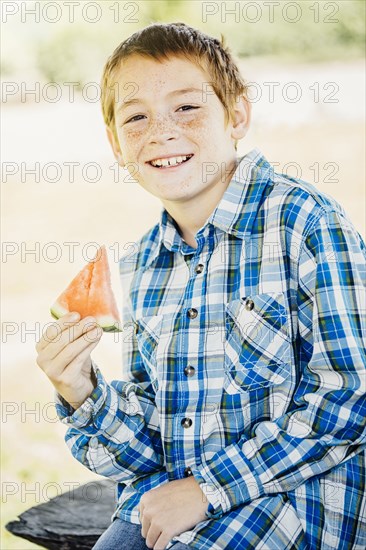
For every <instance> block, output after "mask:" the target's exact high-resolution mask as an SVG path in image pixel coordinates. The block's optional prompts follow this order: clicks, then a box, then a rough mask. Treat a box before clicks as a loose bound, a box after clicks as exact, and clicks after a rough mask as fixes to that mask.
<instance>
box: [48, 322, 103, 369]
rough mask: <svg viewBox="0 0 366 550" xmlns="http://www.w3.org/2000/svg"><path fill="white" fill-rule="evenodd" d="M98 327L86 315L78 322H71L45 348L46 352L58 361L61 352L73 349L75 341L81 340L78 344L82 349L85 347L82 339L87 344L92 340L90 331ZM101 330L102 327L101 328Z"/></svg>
mask: <svg viewBox="0 0 366 550" xmlns="http://www.w3.org/2000/svg"><path fill="white" fill-rule="evenodd" d="M95 327H96V324H95V322H94V321H92V318H91V317H86V318H85V319H82V320H81V321H79V322H77V323H71V324H70V325H69V326H66V330H63V331H62V332H60V333H59V335H58V337H57V338H56V339H54V340H52V341H51V342H50V344H49V346H48V347H47V348H46V349H45V351H44V353H45V354H47V359H48V360H49V361H55V360H56V361H58V359H59V357H60V355H61V353H62V352H63V351H64V350H65V352H66V353H68V351H67V350H69V351H71V350H72V349H73V347H72V346H73V345H74V344H75V342H77V341H78V342H79V343H78V344H77V346H79V347H80V345H81V349H82V348H83V347H84V345H83V343H82V340H85V345H88V343H89V342H90V339H91V337H90V332H91V331H92V330H93V329H94V328H95ZM100 330H101V329H100Z"/></svg>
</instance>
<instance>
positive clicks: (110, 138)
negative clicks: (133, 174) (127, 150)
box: [105, 126, 125, 168]
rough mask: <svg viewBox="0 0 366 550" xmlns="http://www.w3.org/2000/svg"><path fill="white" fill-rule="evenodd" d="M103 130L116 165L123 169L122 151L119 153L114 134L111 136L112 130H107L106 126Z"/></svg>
mask: <svg viewBox="0 0 366 550" xmlns="http://www.w3.org/2000/svg"><path fill="white" fill-rule="evenodd" d="M105 129H106V132H107V138H108V141H109V143H110V145H111V147H112V150H113V154H114V158H115V159H116V161H117V162H118V164H119V165H120V166H122V168H124V166H125V162H124V160H123V156H122V151H121V148H120V146H119V143H118V141H117V140H116V138H115V137H114V134H113V132H112V130H111V129H110V128H109V126H106V127H105Z"/></svg>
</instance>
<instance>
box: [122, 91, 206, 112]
mask: <svg viewBox="0 0 366 550" xmlns="http://www.w3.org/2000/svg"><path fill="white" fill-rule="evenodd" d="M191 92H200V93H202V88H201V89H200V88H182V89H181V90H173V91H171V92H169V93H168V94H167V95H168V96H169V97H171V96H176V95H183V94H188V93H191ZM136 103H143V100H142V99H140V98H139V97H135V98H134V99H128V100H127V101H124V102H123V103H122V105H120V107H119V108H118V109H117V113H119V112H120V111H122V110H123V109H125V108H126V107H128V106H129V105H135V104H136Z"/></svg>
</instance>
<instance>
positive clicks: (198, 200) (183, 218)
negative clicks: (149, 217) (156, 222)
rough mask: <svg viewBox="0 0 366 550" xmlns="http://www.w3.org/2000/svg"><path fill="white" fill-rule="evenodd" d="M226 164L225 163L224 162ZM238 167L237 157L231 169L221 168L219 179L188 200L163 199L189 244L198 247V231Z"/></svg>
mask: <svg viewBox="0 0 366 550" xmlns="http://www.w3.org/2000/svg"><path fill="white" fill-rule="evenodd" d="M223 165H224V163H223ZM236 168H237V164H236V158H234V159H233V160H232V162H231V163H230V170H228V171H223V170H222V169H221V170H220V178H219V180H215V181H213V182H212V184H211V186H210V187H208V188H205V189H204V191H205V192H204V193H202V194H200V195H196V196H194V197H193V198H192V199H190V200H186V201H180V202H177V201H166V200H165V201H162V202H163V206H164V208H165V209H166V210H167V211H168V212H169V214H170V215H171V216H172V218H173V219H174V220H175V222H176V223H177V225H178V228H179V233H180V235H181V237H182V239H184V240H185V241H186V243H187V244H189V245H190V246H192V247H193V248H197V241H196V238H195V236H196V233H197V231H198V230H199V229H201V227H203V226H204V225H205V223H206V221H207V219H208V218H209V217H210V215H211V214H212V213H213V211H214V210H215V208H216V206H217V205H218V204H219V202H220V200H221V198H222V196H223V195H224V193H225V191H226V189H227V187H228V185H229V183H230V181H231V178H232V177H233V175H234V172H235V170H236Z"/></svg>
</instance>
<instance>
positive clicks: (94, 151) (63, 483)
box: [0, 0, 366, 549]
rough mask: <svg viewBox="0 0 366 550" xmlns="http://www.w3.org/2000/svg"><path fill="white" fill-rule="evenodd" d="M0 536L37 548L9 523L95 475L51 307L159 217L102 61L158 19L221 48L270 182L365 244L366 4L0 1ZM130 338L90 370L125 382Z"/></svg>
mask: <svg viewBox="0 0 366 550" xmlns="http://www.w3.org/2000/svg"><path fill="white" fill-rule="evenodd" d="M1 10H2V39H1V41H2V44H1V46H2V47H1V54H2V55H1V71H2V122H1V133H2V135H1V138H2V139H1V144H2V145H1V150H2V187H1V192H2V215H1V217H2V228H1V229H2V263H1V268H2V278H1V279H2V280H1V284H2V297H3V299H2V312H1V313H2V360H1V398H2V425H1V438H2V445H1V448H2V456H1V469H2V504H1V505H2V514H1V516H2V528H1V529H2V530H1V542H0V547H1V549H28V548H38V547H37V546H35V545H33V544H31V543H27V542H26V541H22V540H21V539H17V538H15V537H12V536H11V535H10V534H8V533H7V532H6V531H5V529H4V525H5V523H7V522H8V521H10V520H12V519H15V518H16V516H17V515H18V514H20V513H21V512H22V511H24V510H25V509H27V508H29V507H31V506H33V505H35V504H37V503H41V502H44V501H45V500H47V499H49V498H52V497H53V496H55V495H57V494H60V493H61V492H65V491H67V490H68V489H69V488H70V485H74V486H75V485H76V484H82V483H83V482H85V481H88V480H95V479H96V477H97V476H95V474H92V473H91V472H89V471H88V470H87V469H86V468H84V467H83V466H81V465H80V464H78V463H77V462H76V460H75V459H74V458H73V457H72V456H71V454H70V452H69V451H68V449H67V447H66V444H65V443H64V434H65V430H66V428H65V426H63V425H62V424H61V423H60V422H58V421H57V419H56V414H55V411H54V408H53V389H52V386H51V385H50V383H49V382H48V381H47V379H46V377H45V375H44V374H43V373H42V372H41V371H40V369H39V368H38V367H37V366H36V362H35V357H36V352H35V342H36V340H38V338H39V337H40V335H41V332H42V329H43V327H44V326H45V324H46V323H48V322H50V321H51V318H50V315H49V307H50V305H51V304H52V303H53V302H54V300H55V299H56V297H57V296H58V295H59V294H60V292H61V291H62V290H63V289H64V288H65V287H66V286H67V284H68V283H69V282H70V280H71V279H72V278H73V277H74V275H75V274H76V273H77V272H78V271H79V270H80V269H81V268H82V267H83V266H84V265H85V263H86V262H87V261H88V260H91V259H92V258H93V256H94V254H95V251H96V246H97V245H100V244H105V245H106V246H107V249H108V253H109V260H110V267H111V271H112V284H113V288H114V291H115V294H116V297H117V298H118V302H119V304H121V299H122V296H121V291H120V286H119V280H118V258H119V257H120V256H121V254H123V253H125V252H126V250H128V248H129V247H130V246H133V243H134V242H135V241H136V240H138V239H139V238H140V237H141V236H142V235H143V233H145V231H147V230H148V229H149V228H150V227H151V226H152V225H154V224H155V223H156V222H157V221H158V219H159V216H160V212H161V203H160V202H159V201H158V199H156V198H155V197H153V196H150V195H147V194H146V192H145V191H144V190H143V189H141V188H140V187H139V186H138V185H137V183H136V182H134V181H133V180H132V178H130V177H127V175H126V173H123V171H120V172H119V173H117V171H116V165H115V162H114V158H113V156H112V152H111V150H110V148H109V144H108V142H107V139H106V135H105V129H104V124H103V119H102V114H101V108H100V102H99V93H98V92H99V82H100V78H101V74H102V70H103V66H104V63H105V61H106V59H107V57H108V56H109V55H110V54H111V53H112V51H113V50H114V48H115V47H116V46H117V45H118V44H119V43H120V42H121V41H123V40H125V39H126V38H127V37H128V36H130V35H131V34H132V33H133V32H135V31H136V30H138V29H141V28H142V27H144V26H146V25H148V24H150V23H152V22H174V21H183V22H185V23H187V24H190V25H192V26H195V27H197V28H199V29H201V30H203V31H204V32H206V33H208V34H211V35H213V36H215V37H217V38H220V36H221V33H222V34H223V35H224V37H225V39H226V43H227V44H228V45H229V47H230V48H231V51H232V53H233V54H234V56H235V57H236V59H237V60H238V64H239V66H240V69H241V71H242V74H243V76H244V78H245V79H246V80H247V81H248V82H249V83H250V84H251V86H250V90H251V99H252V102H253V115H252V126H251V130H250V132H249V134H248V135H247V137H246V138H245V139H244V140H243V141H242V142H241V143H240V144H239V149H238V153H239V154H241V155H242V154H245V153H247V152H249V151H250V150H251V149H252V148H253V147H259V148H260V149H261V151H262V152H263V153H264V155H265V156H266V157H267V159H268V160H269V161H270V162H272V163H273V164H274V166H275V168H276V171H278V172H282V173H285V174H289V175H291V176H295V177H300V178H302V179H304V180H306V181H310V182H311V183H313V184H314V185H315V186H316V187H317V188H318V189H319V190H320V191H322V192H325V193H327V194H329V195H331V196H332V197H334V198H335V199H336V200H337V201H338V202H340V203H341V204H342V206H343V207H344V208H345V210H346V212H347V214H348V215H349V217H350V219H351V220H352V222H353V223H354V225H355V227H356V228H357V230H358V231H359V233H360V234H361V235H362V237H363V238H364V239H365V235H366V216H365V184H364V181H365V160H364V150H365V143H364V136H365V134H364V123H365V110H364V109H365V107H364V93H365V74H364V59H363V52H364V47H365V36H364V35H365V27H364V21H365V3H364V2H363V0H360V1H352V0H347V1H337V2H322V1H319V2H317V1H315V2H314V1H311V2H307V1H303V0H302V1H301V2H286V1H281V2H260V1H256V2H200V1H196V0H195V1H183V0H181V1H178V0H177V1H146V2H145V1H133V2H122V1H120V2H119V1H113V2H109V1H103V2H88V1H80V2H68V3H65V2H61V1H59V2H30V1H28V2H21V1H13V2H2V3H1ZM122 345H123V341H122V338H121V337H119V338H117V337H115V336H114V335H111V334H104V336H103V338H102V341H101V343H100V345H99V346H98V348H97V349H96V350H95V352H94V355H93V356H94V359H95V360H96V362H97V363H98V364H99V366H100V367H101V369H102V371H103V373H104V374H105V376H106V377H107V379H108V380H112V379H118V378H119V377H120V363H121V349H122Z"/></svg>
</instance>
